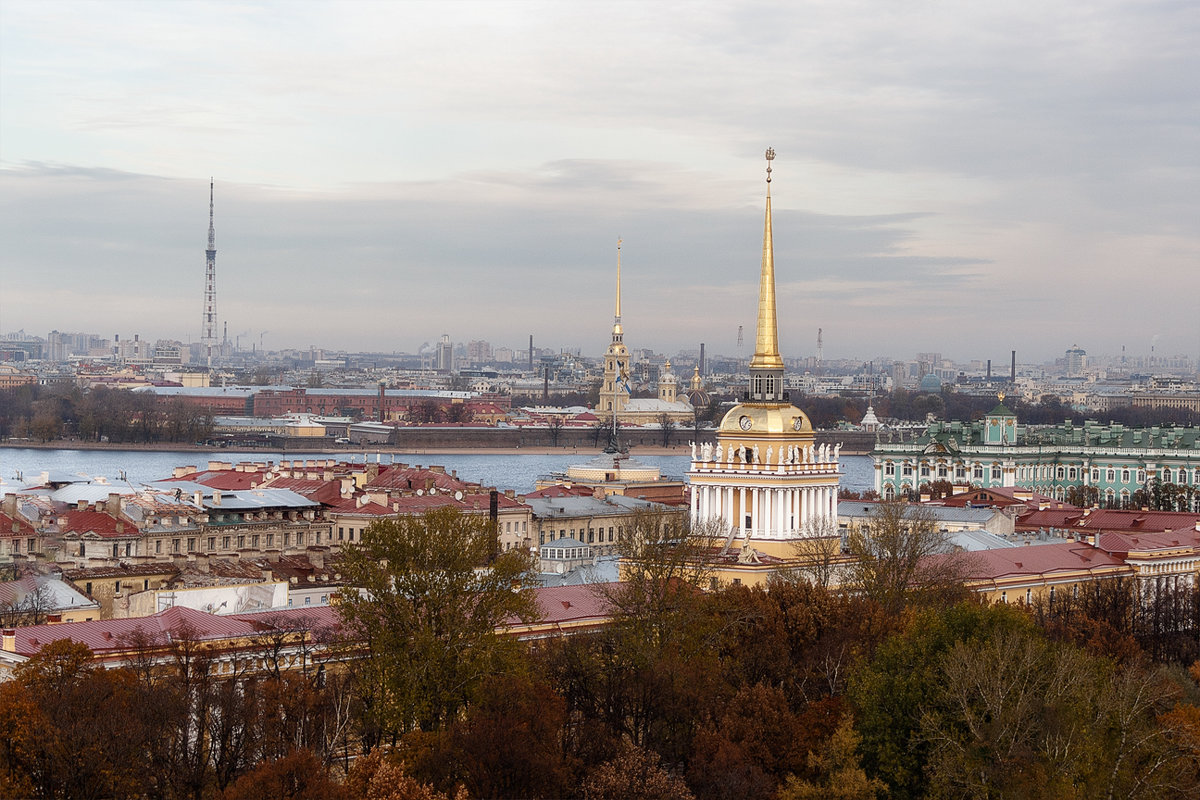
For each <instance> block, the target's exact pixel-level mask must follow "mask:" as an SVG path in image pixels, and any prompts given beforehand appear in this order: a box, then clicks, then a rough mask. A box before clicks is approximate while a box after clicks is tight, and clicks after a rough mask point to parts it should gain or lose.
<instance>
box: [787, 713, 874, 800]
mask: <svg viewBox="0 0 1200 800" xmlns="http://www.w3.org/2000/svg"><path fill="white" fill-rule="evenodd" d="M860 740H861V737H860V736H859V735H858V732H857V731H855V730H854V719H853V718H852V717H851V716H849V715H846V716H844V717H842V721H841V723H840V724H839V725H838V727H837V730H835V731H834V733H833V736H831V737H830V738H829V740H828V742H826V744H825V745H824V746H823V747H821V748H820V749H819V750H817V751H815V752H810V753H809V754H808V767H809V769H810V770H811V771H813V772H815V773H817V776H818V777H816V778H815V779H813V780H805V779H802V778H799V777H797V776H796V775H789V776H788V779H787V783H786V784H785V785H784V786H783V788H781V789H780V790H779V792H778V793H777V794H776V795H775V797H776V800H875V798H877V797H880V796H881V795H882V794H883V792H884V789H885V788H886V787H885V786H884V784H883V781H881V780H879V779H878V778H869V777H867V773H866V771H865V770H863V768H862V765H861V763H860V761H859V754H858V745H859V741H860Z"/></svg>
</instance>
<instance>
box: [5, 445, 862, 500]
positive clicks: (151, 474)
mask: <svg viewBox="0 0 1200 800" xmlns="http://www.w3.org/2000/svg"><path fill="white" fill-rule="evenodd" d="M594 457H595V453H591V452H583V451H581V452H578V453H569V454H562V455H559V454H555V455H532V454H530V455H525V454H522V455H514V454H511V453H425V454H421V455H414V454H411V453H395V454H393V453H383V454H380V455H377V454H375V453H336V454H330V453H300V452H290V451H289V452H287V453H282V452H274V453H273V452H268V451H262V450H256V451H250V452H241V451H226V450H219V451H203V452H197V451H195V450H183V451H174V450H108V449H105V450H56V449H42V448H10V447H3V448H0V491H2V490H4V489H10V488H11V487H12V486H14V485H15V484H19V483H22V482H30V481H33V480H36V479H37V477H38V476H39V475H40V474H41V473H42V472H45V471H49V472H52V473H55V474H59V473H66V474H68V475H79V476H81V477H88V478H96V477H101V476H102V477H104V478H106V479H108V480H109V481H110V482H113V483H118V482H124V481H121V475H122V473H124V480H125V481H128V482H129V483H130V484H132V485H134V486H138V485H139V484H142V483H149V482H152V481H156V480H160V479H162V478H169V477H171V472H172V470H174V469H175V467H182V466H188V465H191V466H196V467H204V466H205V465H207V463H208V461H209V460H210V459H211V460H214V461H231V462H234V463H237V462H239V461H274V462H279V461H296V460H304V459H317V458H337V459H339V460H342V461H352V462H356V463H362V462H364V461H366V462H375V461H376V460H378V461H380V462H382V463H384V464H390V463H392V462H393V461H396V462H403V463H405V464H423V465H425V466H429V465H438V466H443V467H445V468H446V469H447V470H455V471H457V472H458V476H459V477H460V478H462V479H463V480H467V481H474V482H476V483H481V484H483V485H485V486H495V487H496V488H498V489H512V490H514V491H516V492H518V493H520V492H528V491H532V490H533V487H534V481H535V480H536V479H537V477H538V476H539V475H545V474H547V473H550V472H557V471H565V470H566V468H567V467H569V466H571V465H572V464H582V463H584V462H587V461H589V460H591V459H592V458H594ZM635 458H636V459H637V460H638V461H641V462H643V463H646V464H652V465H653V466H656V467H658V468H659V469H661V470H662V473H663V475H666V476H673V477H682V476H683V475H684V473H685V472H687V469H688V462H689V460H690V458H689V456H688V455H685V454H680V455H637V456H635ZM841 465H842V472H843V475H842V488H844V489H852V490H854V491H862V490H864V489H871V488H874V481H875V478H874V469H873V467H872V465H871V457H870V456H851V455H846V456H842V458H841ZM18 475H20V476H23V478H24V481H21V479H19V478H18V477H17V476H18Z"/></svg>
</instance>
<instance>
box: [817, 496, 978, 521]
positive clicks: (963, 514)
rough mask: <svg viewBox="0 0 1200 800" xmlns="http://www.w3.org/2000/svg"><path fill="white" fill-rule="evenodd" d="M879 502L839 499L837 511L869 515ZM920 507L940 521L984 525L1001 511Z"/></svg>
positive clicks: (844, 514) (850, 514) (847, 513)
mask: <svg viewBox="0 0 1200 800" xmlns="http://www.w3.org/2000/svg"><path fill="white" fill-rule="evenodd" d="M877 505H878V503H874V502H870V501H863V500H839V501H838V507H837V513H838V516H839V517H869V516H871V514H873V513H874V512H875V507H876V506H877ZM920 508H921V509H922V510H924V511H927V512H929V513H930V514H932V515H933V517H934V518H935V519H936V520H938V521H939V522H960V523H976V524H979V525H983V524H985V523H987V522H988V521H989V520H990V519H992V518H993V517H995V516H996V515H997V514H999V513H1000V512H999V511H997V510H996V509H994V508H960V507H957V506H935V505H928V504H925V505H922V506H920Z"/></svg>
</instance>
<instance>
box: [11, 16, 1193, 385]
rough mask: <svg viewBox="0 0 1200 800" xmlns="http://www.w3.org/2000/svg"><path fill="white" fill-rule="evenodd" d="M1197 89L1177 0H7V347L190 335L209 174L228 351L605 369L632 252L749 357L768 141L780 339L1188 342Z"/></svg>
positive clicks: (684, 312)
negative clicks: (84, 337) (598, 358)
mask: <svg viewBox="0 0 1200 800" xmlns="http://www.w3.org/2000/svg"><path fill="white" fill-rule="evenodd" d="M1198 76H1200V8H1197V7H1196V6H1194V5H1193V4H1189V3H1178V2H1138V3H1134V2H1107V3H1099V4H1097V3H1089V4H1086V5H1084V4H1078V5H1075V4H1068V5H1066V6H1046V5H1045V4H1034V3H1031V2H1018V3H1010V4H1005V5H1003V6H1002V7H995V6H978V5H967V6H936V7H934V6H929V7H925V6H897V5H895V4H892V3H884V2H852V3H848V4H837V5H836V7H835V6H829V5H828V4H823V3H796V4H788V5H786V6H779V7H773V6H770V5H762V4H758V3H732V4H730V3H697V4H688V5H680V6H675V5H665V4H664V5H656V4H651V5H632V4H615V5H614V4H599V3H578V4H567V5H564V4H554V3H467V2H464V3H457V4H455V6H454V13H453V14H447V13H445V11H444V6H443V5H441V4H436V3H421V2H413V3H395V4H392V3H361V2H347V3H338V4H332V3H326V2H298V3H275V2H264V3H255V2H237V3H235V2H229V3H223V2H211V3H210V2H178V3H171V4H146V3H132V2H113V3H104V4H99V3H87V2H53V3H35V2H26V1H25V0H8V2H6V3H5V4H4V12H3V14H0V78H2V80H0V107H2V108H3V109H4V112H3V113H2V114H0V143H2V144H0V212H2V213H0V235H3V237H4V241H5V245H6V247H5V258H4V267H3V287H4V288H3V296H2V297H0V331H4V332H8V331H15V330H18V329H24V330H26V331H28V332H30V333H33V334H36V335H38V336H45V335H46V333H47V332H49V330H51V329H58V330H63V331H66V330H71V331H80V332H88V333H98V334H101V335H103V336H106V337H109V338H111V336H112V335H113V334H114V333H120V334H121V335H122V337H123V338H124V337H132V336H133V335H134V334H140V335H141V336H142V337H143V338H147V339H151V340H155V339H159V338H168V339H178V340H181V341H184V342H187V341H197V340H198V339H199V338H200V335H201V301H202V295H203V282H204V249H205V243H206V236H207V229H208V200H209V192H208V182H209V179H210V176H211V177H213V178H214V179H215V182H216V189H215V193H216V203H215V205H216V219H215V223H216V246H217V314H218V318H219V321H220V324H221V326H223V325H224V324H225V323H228V331H229V338H230V340H233V339H234V338H235V337H237V336H239V335H240V336H242V337H243V341H246V339H247V338H249V339H250V340H252V341H254V342H255V343H257V342H258V341H259V340H260V336H261V338H262V341H263V343H264V345H265V347H266V349H268V350H280V349H287V348H296V349H304V348H307V347H309V346H310V345H315V346H318V347H325V348H328V349H334V350H347V351H368V350H369V351H379V352H391V351H407V352H415V351H416V350H417V349H418V348H419V347H420V345H421V344H422V343H423V342H434V341H436V338H437V337H439V336H440V335H441V334H443V333H447V334H449V335H450V337H451V339H452V340H454V341H456V342H467V341H469V340H472V339H483V340H488V341H490V342H491V343H492V344H493V346H507V347H511V348H512V349H514V350H516V349H520V348H523V347H526V346H527V342H528V336H529V334H530V333H532V334H533V335H534V337H535V344H538V346H542V344H541V343H545V345H546V346H551V347H555V348H562V349H578V350H580V351H581V352H583V353H584V354H587V355H594V354H599V353H600V352H602V351H603V349H604V347H605V345H606V344H607V341H608V331H609V330H610V328H611V324H612V310H613V288H614V287H613V281H614V277H615V276H614V273H615V265H616V241H617V238H618V237H621V238H622V239H623V240H624V244H623V246H622V284H623V289H624V297H623V298H622V305H623V308H622V311H623V322H624V325H625V329H626V333H627V338H626V343H627V344H628V345H629V346H630V347H633V348H639V347H645V348H648V349H652V350H656V351H659V352H664V353H668V354H670V353H674V352H677V351H678V350H680V349H694V348H696V347H698V346H699V343H700V342H705V343H706V345H707V348H708V352H709V353H712V354H724V355H731V356H736V355H737V354H738V348H737V347H736V338H737V329H738V326H739V325H741V326H744V327H745V330H746V337H747V340H748V341H747V347H746V349H752V346H753V345H752V341H753V337H752V334H751V332H752V330H753V326H754V322H755V311H756V294H757V289H758V265H759V257H760V253H761V237H762V213H763V196H764V189H765V184H764V182H763V178H764V172H763V169H764V167H765V162H764V161H763V157H762V153H763V150H764V149H765V148H766V147H768V146H771V147H774V148H775V150H776V152H777V153H778V157H777V159H776V160H775V162H774V173H773V176H774V181H773V183H772V194H773V205H774V239H775V260H776V270H777V280H778V287H777V290H778V296H779V309H780V311H779V339H780V349H781V350H782V351H783V353H784V355H785V356H787V357H789V358H803V357H806V356H809V355H813V354H815V351H816V338H817V329H818V328H821V329H823V332H824V355H825V357H826V358H827V359H836V358H861V359H870V358H873V357H877V356H880V355H887V356H891V357H894V358H898V359H906V358H910V357H911V356H912V355H913V354H914V353H916V352H922V351H940V352H942V353H943V354H944V355H945V356H946V357H948V358H953V359H956V360H959V361H966V360H970V359H988V358H991V359H992V360H993V364H994V365H995V364H997V363H1004V364H1007V359H1008V354H1009V351H1011V350H1014V349H1015V350H1017V351H1018V359H1019V360H1021V361H1022V362H1027V363H1040V362H1044V361H1049V360H1053V359H1054V358H1060V357H1061V356H1062V354H1063V352H1064V351H1065V350H1066V349H1067V348H1069V347H1071V346H1073V345H1076V344H1077V345H1079V346H1080V347H1082V348H1084V349H1085V350H1087V351H1088V353H1089V354H1090V355H1091V354H1096V355H1100V354H1109V355H1115V354H1118V353H1120V351H1121V348H1122V345H1124V346H1125V347H1126V352H1127V355H1129V356H1131V357H1132V356H1139V355H1146V354H1148V353H1149V352H1150V348H1151V343H1152V342H1154V345H1155V352H1156V354H1159V355H1174V354H1187V355H1190V356H1192V357H1193V358H1195V357H1197V355H1198V354H1200V314H1196V313H1195V310H1194V306H1195V297H1197V296H1200V277H1198V276H1197V270H1196V265H1197V264H1198V263H1200V192H1198V191H1197V188H1198V184H1200V181H1198V177H1200V77H1198ZM1126 298H1129V300H1128V301H1126ZM1121 301H1126V302H1121ZM1117 303H1120V306H1117V305H1116V304H1117ZM264 331H266V332H267V333H266V334H265V335H264V334H263V332H264Z"/></svg>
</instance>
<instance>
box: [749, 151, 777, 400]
mask: <svg viewBox="0 0 1200 800" xmlns="http://www.w3.org/2000/svg"><path fill="white" fill-rule="evenodd" d="M766 158H767V210H766V216H765V219H764V222H763V248H762V269H761V272H760V274H759V287H758V327H757V331H756V333H755V338H754V357H753V358H751V359H750V393H749V397H748V400H749V401H750V402H752V403H753V402H758V403H783V402H785V401H784V396H783V358H782V357H780V355H779V325H778V321H777V318H776V304H775V244H774V241H773V239H772V236H771V162H772V161H774V160H775V151H774V150H773V149H772V148H769V147H768V148H767V152H766Z"/></svg>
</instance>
